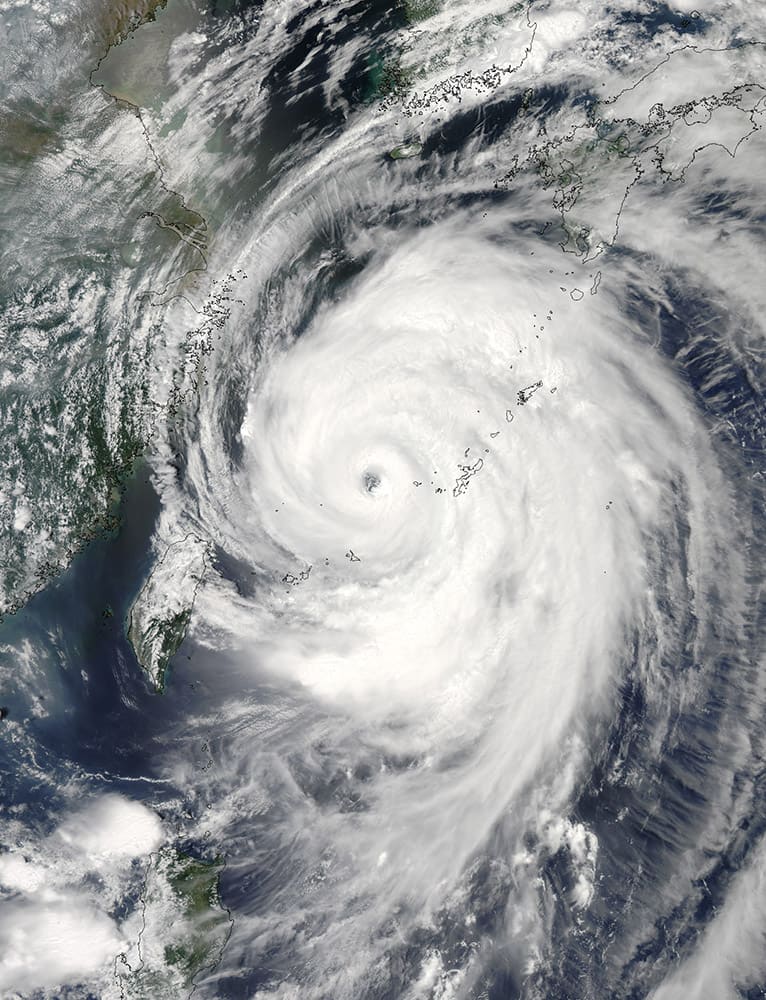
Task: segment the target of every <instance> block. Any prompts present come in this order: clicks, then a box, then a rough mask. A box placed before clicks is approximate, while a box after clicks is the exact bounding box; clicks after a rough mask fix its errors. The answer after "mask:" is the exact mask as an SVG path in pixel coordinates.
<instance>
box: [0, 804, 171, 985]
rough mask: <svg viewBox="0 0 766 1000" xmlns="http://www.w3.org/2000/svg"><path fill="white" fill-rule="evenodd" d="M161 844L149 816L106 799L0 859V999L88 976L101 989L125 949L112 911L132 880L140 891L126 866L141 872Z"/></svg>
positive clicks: (73, 813)
mask: <svg viewBox="0 0 766 1000" xmlns="http://www.w3.org/2000/svg"><path fill="white" fill-rule="evenodd" d="M10 829H12V828H10ZM163 839H164V836H163V831H162V825H161V823H160V821H159V819H158V818H157V816H156V815H155V814H154V813H153V812H151V810H149V809H147V808H146V806H143V805H141V804H140V803H138V802H131V801H130V800H128V799H126V798H124V797H122V796H120V795H113V794H110V795H104V796H102V797H100V798H96V799H94V800H92V801H90V802H88V803H86V804H85V805H83V806H81V807H80V808H78V809H73V810H72V811H71V812H70V814H69V815H68V816H67V817H66V818H65V819H64V820H63V821H62V822H61V823H60V824H59V825H58V827H57V828H56V829H55V830H54V831H53V832H52V833H51V834H50V835H49V836H47V837H45V838H43V839H41V840H39V841H33V840H22V841H20V842H19V841H17V842H16V843H15V844H14V845H13V846H12V847H10V849H9V850H6V852H5V853H3V854H0V892H2V894H3V898H2V901H1V904H0V955H2V958H0V989H2V990H5V991H7V992H6V993H4V994H3V995H11V996H16V995H27V994H29V993H32V992H33V991H35V990H40V989H46V988H47V989H54V992H55V988H56V987H61V986H64V985H66V984H67V983H69V984H73V983H79V982H85V981H88V980H91V979H93V977H94V976H98V979H99V980H101V981H102V982H104V981H106V982H108V981H109V980H110V979H111V968H112V966H113V965H114V960H115V957H116V956H117V954H118V952H120V951H122V950H123V949H125V948H126V947H128V945H129V939H127V938H126V937H125V935H124V934H123V931H122V929H121V928H120V926H119V924H118V921H117V920H116V919H115V918H114V916H113V915H112V911H113V909H114V907H115V904H116V903H117V902H118V901H119V900H120V898H121V897H122V895H123V894H124V892H125V890H126V887H129V886H130V883H131V882H133V883H134V885H133V888H135V881H136V879H135V876H136V875H138V879H139V883H140V878H141V877H142V876H141V869H139V871H138V872H135V873H133V876H132V877H131V866H132V863H133V862H134V861H136V860H139V859H140V861H141V868H143V867H145V865H146V863H147V862H148V857H149V854H150V852H152V851H155V850H156V849H157V848H158V847H159V845H160V844H161V842H162V841H163ZM94 875H97V880H95V881H94V879H93V876H94Z"/></svg>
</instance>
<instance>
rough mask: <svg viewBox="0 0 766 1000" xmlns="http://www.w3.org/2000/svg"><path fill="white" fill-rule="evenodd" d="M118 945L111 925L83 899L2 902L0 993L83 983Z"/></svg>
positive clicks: (70, 897) (115, 933)
mask: <svg viewBox="0 0 766 1000" xmlns="http://www.w3.org/2000/svg"><path fill="white" fill-rule="evenodd" d="M120 944H121V938H120V935H119V932H118V931H117V928H116V927H115V924H114V922H113V921H112V920H111V919H110V918H109V917H108V916H106V914H104V913H101V912H99V911H98V910H96V909H94V908H93V907H92V906H91V905H90V904H89V903H88V902H87V901H86V900H85V899H78V898H77V897H76V896H64V897H63V898H59V899H55V898H53V899H50V900H40V901H34V902H32V901H30V900H22V901H18V900H10V901H4V902H3V908H2V913H1V914H0V949H1V950H2V957H1V958H0V989H2V990H4V991H6V992H5V993H4V995H5V996H15V995H18V994H29V993H31V992H33V991H35V990H39V989H41V988H46V987H57V986H61V985H62V984H64V983H77V982H82V981H83V980H86V979H89V978H91V977H92V976H93V975H94V973H98V972H102V971H103V969H104V967H105V966H107V965H108V964H109V963H110V962H112V961H114V956H115V954H116V952H117V951H118V950H119V948H120Z"/></svg>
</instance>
